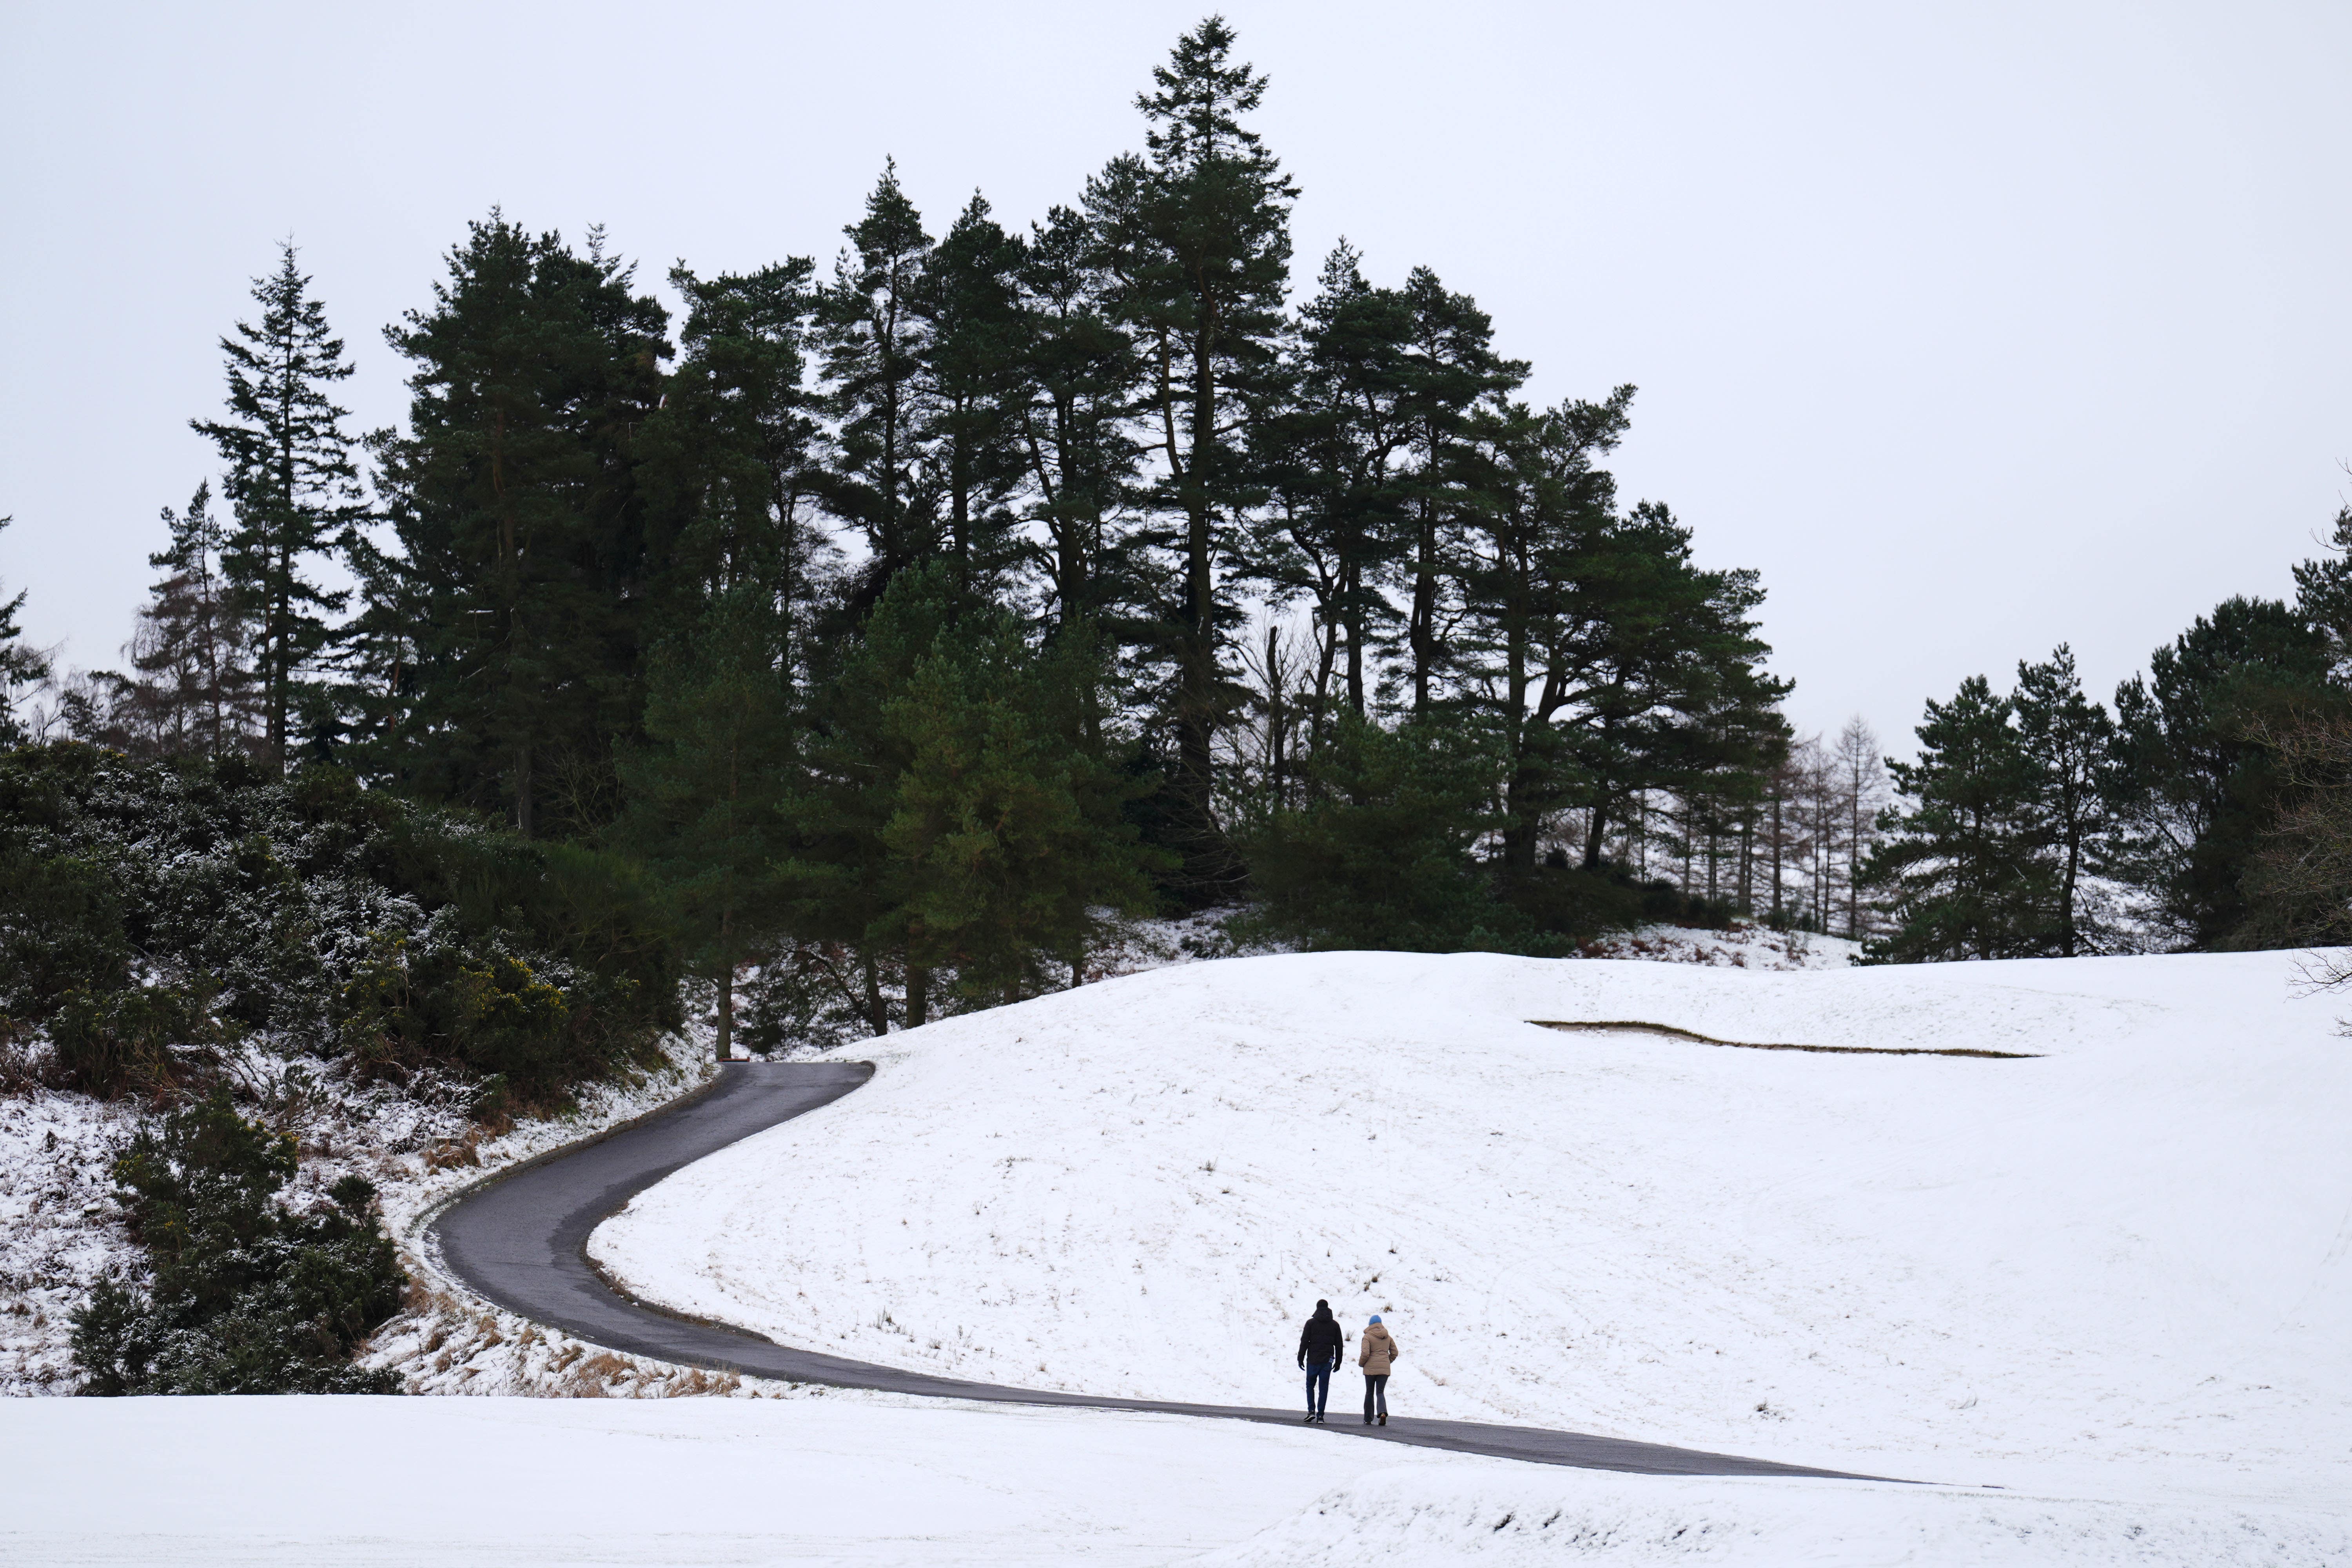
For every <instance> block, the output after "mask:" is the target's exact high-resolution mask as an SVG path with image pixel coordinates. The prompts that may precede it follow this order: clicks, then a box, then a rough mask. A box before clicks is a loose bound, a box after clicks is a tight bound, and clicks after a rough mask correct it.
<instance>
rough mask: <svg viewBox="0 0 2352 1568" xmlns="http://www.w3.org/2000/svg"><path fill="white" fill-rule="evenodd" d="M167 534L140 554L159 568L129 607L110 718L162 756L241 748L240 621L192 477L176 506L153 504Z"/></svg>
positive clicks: (214, 532)
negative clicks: (163, 542) (129, 674)
mask: <svg viewBox="0 0 2352 1568" xmlns="http://www.w3.org/2000/svg"><path fill="white" fill-rule="evenodd" d="M163 525H164V527H165V528H166V529H168V530H169V531H170V533H171V543H170V544H169V545H168V546H166V547H165V548H164V549H163V550H160V551H158V552H155V553H154V554H152V555H150V556H149V557H148V558H147V563H148V564H149V565H151V566H155V567H160V568H162V569H163V573H164V575H163V578H162V580H160V581H159V582H157V583H156V584H155V585H154V588H153V589H152V592H151V594H150V596H149V601H148V603H147V605H145V606H144V607H142V609H141V610H140V612H139V626H138V629H137V631H136V632H135V633H134V634H133V635H132V637H131V646H130V648H129V649H128V651H129V653H130V654H131V668H134V669H135V670H137V671H138V674H137V675H136V676H135V677H133V678H132V679H131V680H129V681H127V682H125V683H123V686H122V689H121V692H120V693H119V696H118V703H119V706H120V709H121V711H120V713H119V716H118V717H119V720H120V721H127V722H128V724H129V726H130V727H131V729H133V730H135V731H137V732H138V733H140V734H141V735H142V738H143V739H144V741H145V745H144V746H143V747H142V750H146V751H150V752H156V753H161V754H165V755H196V756H221V755H224V754H226V753H227V752H242V751H245V750H246V749H247V747H248V746H249V745H250V744H251V743H252V742H254V741H256V740H259V739H261V738H262V737H260V736H257V735H256V734H255V733H254V730H255V728H256V726H255V724H254V720H255V718H256V717H257V715H256V713H255V709H256V707H257V706H258V704H257V700H256V699H257V696H258V695H259V693H257V691H256V690H255V687H256V686H257V684H258V683H257V681H256V679H255V674H256V672H255V671H254V670H253V669H251V668H250V667H249V666H248V664H247V623H246V622H245V621H244V620H243V619H242V618H241V617H240V616H238V615H237V614H236V605H235V604H234V603H233V602H232V601H231V598H230V595H229V591H228V585H227V584H226V582H225V581H224V575H223V574H222V572H221V570H220V562H221V559H222V556H223V554H224V548H225V544H226V541H225V539H224V537H223V536H224V533H225V530H223V529H222V527H221V525H220V522H219V520H217V519H216V518H215V517H214V516H213V513H212V486H211V484H210V483H209V482H206V483H203V484H199V485H198V486H197V487H196V493H195V495H194V497H193V498H191V499H190V500H189V502H188V509H187V510H186V512H185V513H184V514H182V513H175V512H174V511H173V510H172V509H171V508H170V507H165V508H164V509H163Z"/></svg>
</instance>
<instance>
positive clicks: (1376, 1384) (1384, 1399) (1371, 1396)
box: [1364, 1372, 1389, 1421]
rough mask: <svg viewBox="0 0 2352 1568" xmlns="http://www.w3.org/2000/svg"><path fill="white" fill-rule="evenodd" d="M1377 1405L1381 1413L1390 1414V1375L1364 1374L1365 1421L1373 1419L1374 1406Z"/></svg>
mask: <svg viewBox="0 0 2352 1568" xmlns="http://www.w3.org/2000/svg"><path fill="white" fill-rule="evenodd" d="M1375 1403H1377V1404H1378V1405H1380V1413H1381V1415H1387V1414H1388V1413H1389V1374H1388V1373H1384V1372H1368V1373H1364V1419H1365V1420H1367V1421H1370V1419H1371V1418H1372V1406H1373V1405H1374V1404H1375Z"/></svg>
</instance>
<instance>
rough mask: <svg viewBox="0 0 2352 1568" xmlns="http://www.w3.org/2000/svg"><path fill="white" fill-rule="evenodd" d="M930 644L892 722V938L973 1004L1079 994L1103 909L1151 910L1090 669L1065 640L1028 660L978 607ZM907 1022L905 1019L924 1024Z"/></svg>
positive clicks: (1126, 788)
mask: <svg viewBox="0 0 2352 1568" xmlns="http://www.w3.org/2000/svg"><path fill="white" fill-rule="evenodd" d="M975 619H976V621H977V624H971V623H967V624H966V625H964V626H960V627H958V628H957V629H956V632H955V635H953V636H952V637H942V638H940V640H939V641H937V642H935V643H934V644H933V645H932V647H931V649H930V651H929V654H928V655H927V656H926V657H925V658H923V659H922V660H921V661H920V662H919V663H918V664H917V665H916V667H915V668H914V669H913V670H912V672H911V674H910V676H909V678H908V680H907V681H906V683H905V685H904V686H903V687H902V688H901V689H899V690H898V692H897V693H896V694H895V695H894V696H893V698H892V699H891V700H890V702H889V704H888V706H887V708H886V709H885V710H884V713H883V724H884V728H885V730H886V732H887V734H888V735H889V737H890V738H891V740H892V741H893V742H895V747H896V749H897V750H898V751H899V752H901V753H902V754H903V756H904V759H905V760H904V764H903V766H902V768H901V771H900V772H899V773H898V779H897V781H896V786H895V788H894V789H893V791H892V792H891V795H890V799H889V806H890V815H889V818H888V820H887V822H885V823H884V825H883V826H882V833H881V837H882V846H883V848H884V851H885V853H886V856H887V860H886V885H887V889H888V898H889V909H888V911H887V914H886V915H885V917H884V929H885V930H887V931H889V933H890V934H891V935H892V936H894V937H895V938H896V939H897V940H898V942H901V943H903V945H904V948H905V951H906V952H907V955H908V963H909V964H910V966H912V967H913V968H915V969H916V970H918V971H929V972H937V971H940V970H943V969H944V970H952V971H953V972H954V973H955V976H956V987H957V990H958V991H959V993H961V994H962V995H963V996H964V997H965V998H967V999H968V1000H970V1001H973V1002H978V1003H979V1004H980V1005H992V1004H994V1003H999V1002H1017V1001H1019V1000H1020V999H1021V998H1022V997H1023V996H1024V995H1034V994H1036V993H1037V992H1038V991H1040V990H1042V989H1045V988H1047V987H1048V986H1049V985H1052V984H1060V983H1061V982H1059V981H1057V980H1055V979H1053V978H1052V977H1050V976H1049V974H1048V973H1047V972H1046V971H1045V968H1044V966H1043V963H1042V961H1043V960H1044V959H1045V958H1047V957H1052V958H1054V959H1056V960H1058V961H1059V967H1060V971H1061V973H1062V974H1064V975H1066V976H1067V977H1068V980H1067V984H1077V981H1078V977H1079V976H1080V975H1082V974H1083V973H1084V972H1085V968H1086V955H1087V952H1088V951H1089V950H1090V948H1091V947H1092V946H1093V945H1094V943H1095V942H1096V940H1097V936H1098V934H1099V931H1100V929H1101V927H1102V925H1103V915H1104V913H1105V912H1107V911H1108V912H1112V913H1118V914H1129V915H1139V914H1146V913H1149V912H1150V908H1151V904H1152V890H1151V883H1150V878H1149V876H1148V875H1147V871H1148V870H1149V869H1150V868H1152V857H1151V855H1150V852H1149V851H1147V850H1145V849H1144V848H1143V847H1142V846H1141V845H1140V844H1139V842H1138V835H1137V833H1136V829H1135V828H1134V826H1132V825H1130V824H1129V823H1127V822H1125V821H1124V820H1122V812H1121V808H1122V807H1123V806H1124V805H1126V803H1127V801H1128V800H1129V798H1131V797H1132V796H1133V795H1135V794H1136V793H1137V792H1136V789H1135V787H1134V785H1133V784H1132V782H1131V781H1130V779H1129V777H1127V776H1126V775H1124V774H1123V773H1121V771H1120V770H1119V769H1118V768H1117V767H1116V766H1114V765H1113V763H1112V760H1111V759H1110V758H1109V757H1108V755H1106V754H1105V752H1104V751H1103V748H1102V747H1101V746H1100V745H1099V744H1098V743H1096V742H1094V741H1093V740H1092V739H1091V738H1090V736H1089V733H1088V723H1087V720H1088V714H1087V704H1086V695H1087V691H1088V689H1090V687H1091V685H1092V683H1093V676H1092V674H1091V672H1090V671H1088V670H1087V669H1086V668H1083V667H1084V665H1085V664H1086V662H1087V661H1088V660H1090V659H1091V658H1093V657H1094V650H1093V648H1092V647H1089V646H1088V645H1087V643H1086V642H1085V641H1084V640H1083V639H1080V638H1077V637H1064V638H1061V639H1058V640H1057V641H1056V642H1055V644H1054V645H1053V646H1052V647H1051V648H1050V649H1048V650H1047V651H1046V652H1045V654H1044V655H1043V656H1036V655H1033V654H1032V653H1031V651H1030V650H1029V649H1028V648H1027V647H1026V646H1025V645H1024V640H1023V638H1022V637H1021V634H1020V631H1019V628H1018V626H1016V625H1015V624H1014V622H1013V620H1012V619H1011V617H1009V616H1003V615H1001V614H991V613H982V615H981V616H977V617H976V618H975ZM917 1021H919V1020H917V1019H916V1018H914V1017H913V1016H911V1006H910V1016H909V1019H908V1022H909V1023H910V1024H911V1023H914V1022H917Z"/></svg>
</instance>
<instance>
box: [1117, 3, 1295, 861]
mask: <svg viewBox="0 0 2352 1568" xmlns="http://www.w3.org/2000/svg"><path fill="white" fill-rule="evenodd" d="M1233 47H1234V33H1233V29H1232V28H1230V27H1228V26H1226V25H1225V22H1224V20H1223V18H1222V17H1218V16H1212V17H1210V18H1209V19H1208V20H1206V21H1204V22H1202V24H1200V26H1197V27H1195V28H1193V29H1192V31H1191V32H1189V33H1187V34H1185V35H1184V36H1183V37H1181V38H1180V39H1179V40H1178V41H1177V44H1176V47H1175V50H1174V52H1173V53H1172V54H1171V57H1170V59H1169V61H1168V63H1167V64H1166V65H1163V66H1159V67H1155V68H1153V71H1152V79H1153V82H1154V90H1152V91H1150V92H1147V93H1144V94H1142V95H1140V96H1139V98H1138V99H1137V100H1136V104H1137V107H1138V108H1139V109H1140V110H1142V111H1143V113H1144V117H1145V119H1146V120H1147V121H1149V123H1150V129H1149V131H1148V132H1147V133H1146V136H1145V142H1146V145H1147V148H1148V149H1149V152H1148V155H1147V156H1146V157H1143V158H1133V157H1127V158H1121V159H1118V160H1116V161H1114V162H1113V163H1112V164H1111V165H1110V166H1109V167H1108V169H1106V170H1105V171H1104V172H1103V173H1102V174H1099V175H1097V176H1096V178H1095V179H1094V180H1093V181H1092V182H1091V183H1090V184H1088V186H1087V209H1088V213H1089V216H1091V217H1092V218H1093V220H1094V222H1095V224H1096V225H1097V228H1098V230H1099V231H1100V233H1101V235H1102V237H1103V241H1104V247H1105V255H1106V258H1107V260H1108V265H1109V266H1110V267H1111V268H1112V269H1113V270H1114V271H1115V272H1116V273H1117V275H1118V295H1117V297H1118V306H1119V310H1120V314H1121V317H1122V319H1123V320H1124V321H1126V322H1127V323H1128V324H1129V327H1130V328H1131V330H1133V331H1135V332H1136V334H1137V335H1138V337H1139V340H1140V342H1141V343H1142V345H1143V352H1144V353H1145V356H1146V359H1147V363H1148V365H1149V382H1148V384H1149V385H1150V387H1151V388H1152V392H1151V395H1150V404H1149V407H1148V408H1147V409H1145V410H1144V411H1142V412H1143V413H1144V417H1145V420H1146V422H1147V426H1148V428H1149V430H1150V437H1149V440H1150V444H1151V446H1152V448H1153V450H1154V452H1155V454H1156V458H1157V466H1158V468H1159V469H1160V486H1159V504H1160V508H1161V509H1162V510H1164V511H1165V512H1166V513H1167V514H1169V516H1170V517H1171V521H1172V522H1173V524H1174V526H1173V529H1172V531H1171V537H1169V538H1168V541H1167V544H1168V547H1169V549H1170V550H1171V552H1172V554H1173V555H1174V557H1175V561H1176V564H1177V567H1178V570H1179V574H1180V580H1179V582H1178V584H1176V588H1175V591H1176V595H1177V602H1176V603H1175V604H1174V605H1171V606H1170V611H1169V615H1168V620H1169V628H1168V635H1167V642H1168V651H1169V654H1170V656H1171V662H1172V664H1173V665H1174V672H1173V679H1172V682H1171V685H1172V691H1171V700H1170V703H1169V708H1170V711H1169V714H1168V717H1169V720H1170V721H1171V728H1172V729H1173V731H1174V734H1175V753H1176V754H1175V758H1174V763H1175V767H1174V777H1173V779H1172V781H1171V783H1172V790H1173V795H1174V801H1175V805H1176V809H1177V811H1178V812H1179V813H1180V814H1181V820H1180V821H1179V822H1178V823H1177V824H1176V825H1175V835H1176V837H1178V838H1179V840H1181V853H1182V854H1183V857H1184V859H1185V862H1186V866H1185V873H1184V875H1185V879H1186V881H1187V882H1188V884H1189V885H1190V886H1191V888H1192V889H1193V890H1194V892H1195V893H1196V894H1206V893H1210V892H1212V891H1213V890H1214V889H1223V888H1226V887H1229V886H1230V884H1231V883H1232V880H1233V879H1234V875H1235V871H1236V867H1235V864H1234V860H1233V857H1232V853H1231V850H1230V848H1229V847H1227V846H1226V845H1225V844H1224V843H1223V838H1222V836H1221V835H1220V832H1219V830H1218V826H1217V823H1216V817H1215V812H1214V809H1213V793H1214V781H1213V741H1214V737H1215V734H1216V731H1217V729H1218V727H1219V725H1220V724H1221V723H1222V722H1223V720H1224V717H1225V715H1226V713H1227V712H1228V711H1229V710H1231V709H1232V708H1233V707H1234V706H1235V705H1236V704H1237V703H1238V702H1240V701H1242V700H1244V698H1245V693H1244V692H1243V690H1242V689H1240V688H1239V687H1238V686H1237V685H1236V684H1235V683H1234V680H1233V679H1232V676H1231V672H1230V671H1229V669H1228V668H1227V665H1226V659H1225V652H1226V646H1227V642H1228V639H1229V635H1230V631H1231V628H1232V626H1233V625H1234V621H1235V618H1236V617H1235V616H1234V609H1233V606H1232V604H1231V600H1230V597H1229V595H1227V594H1226V593H1225V592H1224V591H1223V585H1222V584H1221V583H1220V581H1219V577H1218V571H1219V567H1220V563H1221V562H1222V561H1223V558H1224V557H1225V556H1226V555H1227V554H1228V553H1229V552H1232V550H1233V549H1234V546H1235V545H1236V544H1237V542H1238V540H1237V538H1236V530H1237V528H1238V525H1239V521H1240V519H1241V516H1242V514H1243V512H1244V510H1246V509H1247V508H1248V507H1249V506H1250V505H1251V504H1252V503H1253V502H1254V501H1255V499H1256V498H1257V495H1258V491H1259V487H1257V486H1256V485H1255V482H1254V479H1253V476H1252V474H1251V473H1250V470H1249V464H1248V461H1247V456H1246V451H1245V448H1244V442H1243V439H1242V435H1241V432H1242V430H1243V429H1244V426H1245V425H1246V422H1247V420H1248V417H1249V414H1250V410H1251V408H1252V406H1253V405H1254V403H1255V401H1256V400H1257V399H1258V397H1259V395H1260V394H1261V393H1262V392H1264V391H1265V389H1266V388H1267V387H1268V385H1269V384H1270V383H1271V381H1272V380H1273V379H1274V377H1275V376H1276V373H1277V370H1278V350H1279V346H1280V342H1281V339H1282V335H1283V331H1284V327H1285V322H1284V315H1283V303H1284V300H1283V295H1284V289H1285V288H1286V283H1287V280H1288V277H1289V270H1290V225H1289V218H1290V205H1291V203H1292V201H1293V200H1294V199H1295V198H1296V197H1297V187H1296V186H1294V185H1293V184H1291V182H1290V180H1289V178H1288V177H1287V176H1286V175H1285V174H1283V173H1282V170H1281V165H1280V164H1279V163H1278V162H1277V161H1276V158H1275V156H1274V154H1273V153H1270V152H1268V151H1267V150H1266V148H1265V143H1264V142H1263V140H1262V139H1261V138H1260V137H1259V135H1258V133H1257V132H1255V131H1253V130H1250V129H1249V128H1248V127H1246V126H1244V124H1243V123H1242V117H1243V116H1244V115H1246V114H1248V113H1249V112H1250V111H1252V110H1255V109H1256V108H1257V106H1258V104H1259V102H1260V100H1262V99H1263V98H1264V96H1265V77H1264V76H1263V75H1261V74H1259V73H1258V72H1256V71H1255V70H1254V69H1252V68H1250V67H1249V66H1247V65H1245V64H1242V63H1239V62H1237V61H1235V60H1234V58H1233Z"/></svg>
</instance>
